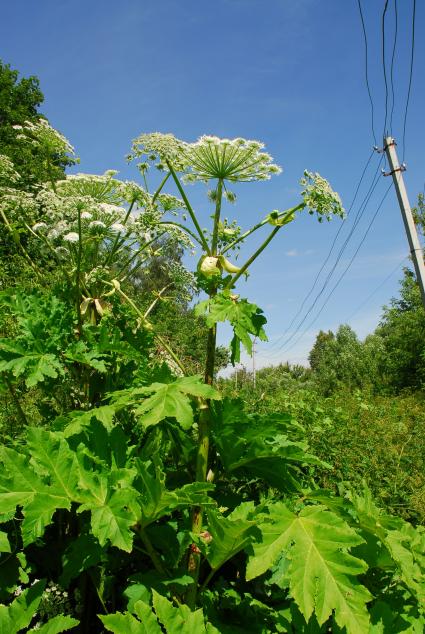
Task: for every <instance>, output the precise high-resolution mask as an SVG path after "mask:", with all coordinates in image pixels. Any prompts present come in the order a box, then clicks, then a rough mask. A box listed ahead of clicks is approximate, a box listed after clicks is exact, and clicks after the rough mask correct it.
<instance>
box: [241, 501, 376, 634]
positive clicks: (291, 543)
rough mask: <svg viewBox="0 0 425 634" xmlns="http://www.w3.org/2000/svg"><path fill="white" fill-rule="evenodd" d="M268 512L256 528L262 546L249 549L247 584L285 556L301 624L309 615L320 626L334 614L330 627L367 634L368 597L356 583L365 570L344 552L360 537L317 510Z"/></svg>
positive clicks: (276, 506) (277, 506)
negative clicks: (259, 532) (313, 616)
mask: <svg viewBox="0 0 425 634" xmlns="http://www.w3.org/2000/svg"><path fill="white" fill-rule="evenodd" d="M269 508H270V522H264V523H263V524H261V526H260V528H261V532H262V542H261V543H256V544H254V545H253V555H252V556H251V557H250V559H249V562H248V566H247V572H246V576H247V579H248V580H249V579H254V578H255V577H258V576H259V575H261V574H263V573H264V572H266V571H267V570H270V569H271V568H272V567H273V566H274V565H275V564H276V563H277V562H278V561H279V560H280V559H281V558H282V557H285V558H286V559H287V560H288V562H289V563H288V566H287V569H286V577H287V578H288V580H289V588H290V592H291V595H292V596H293V598H294V599H295V601H296V603H297V605H298V607H299V609H300V610H301V612H302V614H303V615H304V617H305V619H306V620H307V621H308V620H309V618H310V616H311V615H312V614H313V612H314V613H315V615H316V617H317V620H318V622H319V624H320V625H321V624H323V623H324V622H325V621H326V620H327V619H328V618H329V617H330V616H331V614H332V612H333V611H334V613H335V620H336V622H337V623H338V625H339V626H340V627H341V628H343V627H345V628H346V630H347V632H348V634H364V632H367V631H368V628H369V616H368V611H367V609H366V603H367V602H368V601H370V600H371V599H372V597H371V595H370V594H369V592H368V590H367V589H366V588H365V587H364V586H362V585H361V584H360V582H359V581H358V580H357V578H356V577H357V575H360V574H363V573H364V572H365V571H366V569H367V566H366V564H365V563H364V561H362V560H361V559H358V558H357V557H354V556H353V555H351V554H349V553H348V550H349V549H350V548H353V547H355V546H357V545H358V544H359V543H361V542H362V541H363V540H362V538H361V537H359V535H357V534H356V532H355V531H354V530H353V529H352V528H350V527H349V526H348V524H347V523H346V522H344V521H343V520H342V519H341V518H339V517H338V516H336V515H335V514H334V513H331V512H330V511H328V510H326V509H324V508H323V507H319V506H316V507H307V508H304V509H303V510H302V511H301V512H300V513H299V514H298V515H296V514H295V513H293V512H292V511H291V510H289V509H288V508H287V507H286V506H285V505H284V504H283V503H280V502H278V503H276V504H274V505H273V506H270V507H269Z"/></svg>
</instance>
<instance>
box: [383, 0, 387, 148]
mask: <svg viewBox="0 0 425 634" xmlns="http://www.w3.org/2000/svg"><path fill="white" fill-rule="evenodd" d="M387 9H388V0H385V5H384V11H383V13H382V25H381V31H382V67H383V70H384V83H385V119H384V129H383V132H382V136H383V137H384V136H385V135H386V131H387V130H386V128H387V117H388V81H387V67H386V63H385V14H386V12H387Z"/></svg>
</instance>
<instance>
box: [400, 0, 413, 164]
mask: <svg viewBox="0 0 425 634" xmlns="http://www.w3.org/2000/svg"><path fill="white" fill-rule="evenodd" d="M415 22H416V0H413V11H412V46H411V55H410V72H409V87H408V90H407V100H406V109H405V111H404V121H403V158H402V163H404V158H405V154H406V123H407V111H408V108H409V101H410V91H411V88H412V78H413V60H414V57H415Z"/></svg>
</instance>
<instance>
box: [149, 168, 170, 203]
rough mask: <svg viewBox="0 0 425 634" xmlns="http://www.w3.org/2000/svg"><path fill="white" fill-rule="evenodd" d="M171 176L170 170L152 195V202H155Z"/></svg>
mask: <svg viewBox="0 0 425 634" xmlns="http://www.w3.org/2000/svg"><path fill="white" fill-rule="evenodd" d="M169 178H170V172H168V174H166V175H165V176H164V178H163V179H162V181H161V182H160V184H159V187H158V189H157V190H156V192H155V193H154V195H153V196H152V203H154V202H155V200H156V199H157V197H158V195H159V194H160V193H161V190H162V188H163V187H164V185H165V183H166V182H167V180H168V179H169Z"/></svg>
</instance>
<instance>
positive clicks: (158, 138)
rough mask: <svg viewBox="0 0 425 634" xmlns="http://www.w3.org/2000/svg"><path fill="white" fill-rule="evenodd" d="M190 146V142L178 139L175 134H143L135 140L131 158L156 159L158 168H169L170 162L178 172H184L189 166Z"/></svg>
mask: <svg viewBox="0 0 425 634" xmlns="http://www.w3.org/2000/svg"><path fill="white" fill-rule="evenodd" d="M188 147H189V144H188V143H185V141H181V140H180V139H177V138H176V137H175V136H174V134H162V133H161V132H152V133H151V134H141V135H140V136H139V137H137V139H134V141H133V145H132V153H131V154H130V155H129V159H130V160H132V159H134V158H136V157H140V156H145V157H147V158H148V159H149V160H150V161H156V167H158V169H167V163H169V164H170V165H172V167H173V169H174V170H175V171H176V172H183V171H185V169H186V168H187V167H188V161H187V156H186V155H187V149H188Z"/></svg>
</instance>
